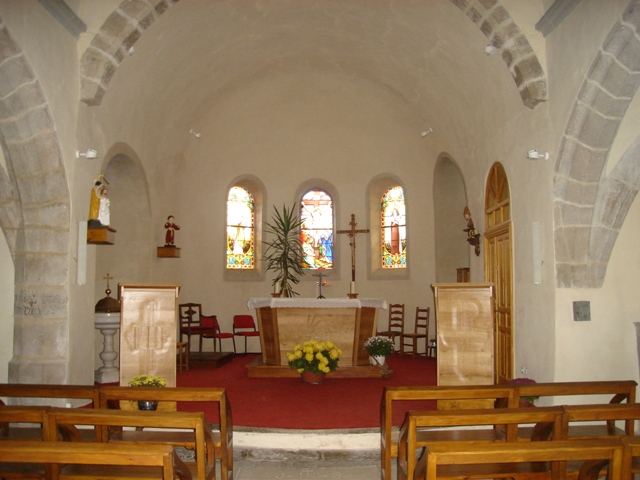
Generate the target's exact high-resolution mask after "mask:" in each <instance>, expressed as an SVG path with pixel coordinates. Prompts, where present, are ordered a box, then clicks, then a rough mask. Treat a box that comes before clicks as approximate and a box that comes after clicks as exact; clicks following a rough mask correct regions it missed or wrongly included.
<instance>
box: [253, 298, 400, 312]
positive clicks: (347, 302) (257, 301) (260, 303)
mask: <svg viewBox="0 0 640 480" xmlns="http://www.w3.org/2000/svg"><path fill="white" fill-rule="evenodd" d="M263 307H271V308H363V307H365V308H382V309H383V310H386V309H387V308H388V304H387V301H386V300H384V299H382V298H353V299H352V298H304V297H303V298H274V297H272V298H250V299H249V301H248V302H247V308H248V309H249V310H253V309H258V308H263Z"/></svg>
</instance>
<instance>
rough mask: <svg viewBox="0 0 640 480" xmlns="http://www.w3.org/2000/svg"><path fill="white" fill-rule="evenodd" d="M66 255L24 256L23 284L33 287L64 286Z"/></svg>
mask: <svg viewBox="0 0 640 480" xmlns="http://www.w3.org/2000/svg"><path fill="white" fill-rule="evenodd" d="M68 260H69V258H68V255H60V254H45V253H27V254H25V279H24V281H25V283H26V284H27V285H35V286H48V285H52V286H56V285H58V286H59V285H64V284H65V283H66V282H67V275H68V271H69V265H68Z"/></svg>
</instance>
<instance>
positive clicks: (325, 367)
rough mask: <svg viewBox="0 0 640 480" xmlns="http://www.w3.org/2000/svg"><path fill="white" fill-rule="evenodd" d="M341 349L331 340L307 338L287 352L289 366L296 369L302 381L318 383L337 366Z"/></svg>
mask: <svg viewBox="0 0 640 480" xmlns="http://www.w3.org/2000/svg"><path fill="white" fill-rule="evenodd" d="M340 355H342V351H341V350H340V349H339V348H338V347H336V345H335V344H334V343H333V342H329V341H324V342H319V341H317V340H307V341H306V342H303V343H299V344H297V345H296V346H295V347H293V351H292V352H288V353H287V360H288V361H289V367H290V368H292V369H294V370H296V371H297V372H298V373H299V374H300V377H301V378H302V382H303V383H313V384H319V383H322V382H323V381H324V376H325V375H326V374H327V373H329V372H333V371H334V370H335V369H336V368H338V362H339V361H340Z"/></svg>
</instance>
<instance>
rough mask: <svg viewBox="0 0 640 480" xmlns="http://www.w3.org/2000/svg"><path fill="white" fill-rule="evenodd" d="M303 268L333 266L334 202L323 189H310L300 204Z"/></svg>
mask: <svg viewBox="0 0 640 480" xmlns="http://www.w3.org/2000/svg"><path fill="white" fill-rule="evenodd" d="M300 220H302V227H301V229H300V240H301V241H302V249H303V258H304V260H303V263H302V268H306V269H318V268H333V202H332V201H331V196H329V195H328V194H327V193H326V192H323V191H322V190H310V191H308V192H307V193H305V194H304V195H303V196H302V202H301V204H300Z"/></svg>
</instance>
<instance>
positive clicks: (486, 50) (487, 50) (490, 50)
mask: <svg viewBox="0 0 640 480" xmlns="http://www.w3.org/2000/svg"><path fill="white" fill-rule="evenodd" d="M484 53H486V54H487V55H489V56H492V55H495V54H496V53H498V49H497V48H496V47H494V46H493V45H491V44H488V45H487V46H486V47H484Z"/></svg>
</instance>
